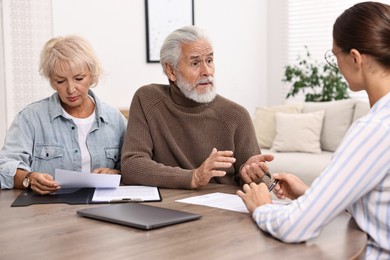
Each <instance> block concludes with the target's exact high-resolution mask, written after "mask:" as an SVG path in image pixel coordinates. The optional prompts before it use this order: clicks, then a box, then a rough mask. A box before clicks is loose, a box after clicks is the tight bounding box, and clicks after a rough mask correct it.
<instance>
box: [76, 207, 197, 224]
mask: <svg viewBox="0 0 390 260" xmlns="http://www.w3.org/2000/svg"><path fill="white" fill-rule="evenodd" d="M77 214H78V215H80V216H83V217H87V218H93V219H97V220H102V221H107V222H111V223H116V224H121V225H125V226H130V227H135V228H139V229H145V230H149V229H155V228H160V227H164V226H169V225H173V224H178V223H182V222H187V221H191V220H196V219H200V218H201V215H198V214H193V213H189V212H184V211H179V210H174V209H166V208H160V207H155V206H149V205H145V204H139V203H121V204H115V205H109V206H103V207H95V208H86V209H81V210H78V211H77Z"/></svg>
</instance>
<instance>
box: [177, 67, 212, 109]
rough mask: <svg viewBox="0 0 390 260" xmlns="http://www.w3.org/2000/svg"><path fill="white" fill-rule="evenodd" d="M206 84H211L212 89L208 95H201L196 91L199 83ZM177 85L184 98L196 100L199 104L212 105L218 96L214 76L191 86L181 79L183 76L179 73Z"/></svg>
mask: <svg viewBox="0 0 390 260" xmlns="http://www.w3.org/2000/svg"><path fill="white" fill-rule="evenodd" d="M204 82H210V83H211V87H210V88H209V90H208V91H207V92H206V93H203V94H199V93H198V92H197V91H196V88H195V86H196V85H197V84H199V83H204ZM176 85H177V87H178V88H179V89H180V90H181V92H182V93H183V94H184V96H186V97H187V98H188V99H191V100H194V101H196V102H198V103H210V102H211V101H213V100H214V98H215V97H216V96H217V92H216V90H215V87H214V84H213V77H212V76H209V77H207V78H205V79H202V80H201V81H200V82H196V85H195V86H193V85H191V84H189V83H188V82H186V81H185V80H184V79H183V78H182V77H181V75H180V74H179V73H178V74H177V80H176Z"/></svg>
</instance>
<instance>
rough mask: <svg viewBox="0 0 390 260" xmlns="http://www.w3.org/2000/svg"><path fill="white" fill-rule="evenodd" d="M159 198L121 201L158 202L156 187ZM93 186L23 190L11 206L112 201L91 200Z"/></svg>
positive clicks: (93, 190)
mask: <svg viewBox="0 0 390 260" xmlns="http://www.w3.org/2000/svg"><path fill="white" fill-rule="evenodd" d="M157 190H158V195H159V199H158V200H153V201H152V200H151V201H148V200H145V201H144V200H143V201H131V200H130V201H129V200H123V201H121V202H156V201H157V202H158V201H162V197H161V193H160V189H159V188H157ZM94 192H95V188H72V189H71V188H69V189H61V190H59V191H57V192H55V193H53V194H49V195H39V194H36V193H34V192H33V191H32V190H23V191H22V192H21V193H20V194H19V196H18V197H17V198H16V199H15V200H14V202H13V203H12V204H11V207H23V206H29V205H33V204H54V203H65V204H70V205H77V204H104V203H112V202H110V201H104V202H94V201H92V198H93V194H94ZM117 202H118V201H117Z"/></svg>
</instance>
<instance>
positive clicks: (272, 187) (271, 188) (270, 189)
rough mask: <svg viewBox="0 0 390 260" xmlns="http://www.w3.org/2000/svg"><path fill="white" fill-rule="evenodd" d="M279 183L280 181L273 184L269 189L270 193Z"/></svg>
mask: <svg viewBox="0 0 390 260" xmlns="http://www.w3.org/2000/svg"><path fill="white" fill-rule="evenodd" d="M278 182H279V180H275V181H274V182H273V183H272V184H271V186H269V188H268V190H269V192H271V191H272V190H273V189H274V188H275V186H276V184H278Z"/></svg>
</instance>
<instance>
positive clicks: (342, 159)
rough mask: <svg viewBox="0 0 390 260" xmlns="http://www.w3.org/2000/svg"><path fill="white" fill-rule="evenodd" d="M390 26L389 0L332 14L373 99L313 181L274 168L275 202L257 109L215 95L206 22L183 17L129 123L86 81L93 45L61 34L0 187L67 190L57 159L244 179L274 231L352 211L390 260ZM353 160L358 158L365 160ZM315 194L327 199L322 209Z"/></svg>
mask: <svg viewBox="0 0 390 260" xmlns="http://www.w3.org/2000/svg"><path fill="white" fill-rule="evenodd" d="M389 35H390V6H389V5H386V4H382V3H377V2H363V3H359V4H356V5H354V6H352V7H351V8H349V9H347V10H346V11H344V12H343V13H342V14H341V15H340V16H339V17H338V18H337V20H336V21H335V23H334V26H333V48H332V53H333V55H334V59H336V60H337V63H338V68H339V70H340V72H341V73H342V74H343V75H344V77H345V79H346V80H347V82H348V83H349V87H350V89H351V90H352V91H359V90H364V91H366V92H367V94H368V97H369V101H370V105H371V107H372V109H371V112H370V113H369V114H368V115H367V116H365V117H363V118H361V119H359V120H358V121H357V122H356V123H354V124H353V126H352V127H351V129H350V130H349V132H348V133H347V135H346V137H345V139H344V141H343V142H342V144H341V145H340V147H339V148H338V150H337V151H336V153H335V156H334V158H333V160H332V161H331V162H330V164H329V165H328V167H327V168H326V169H325V170H324V172H323V173H322V174H321V175H320V176H319V177H318V179H317V180H316V181H315V182H314V183H313V185H312V186H311V187H308V186H306V185H305V184H304V183H303V182H302V181H301V180H299V179H298V178H297V177H295V176H293V175H291V174H287V173H278V174H274V177H275V179H277V180H279V183H278V184H276V186H275V189H274V193H275V195H276V196H277V197H278V198H282V199H283V198H289V199H292V201H291V203H289V204H288V205H283V206H282V205H274V204H272V199H271V194H270V193H269V191H268V187H267V186H266V185H265V183H264V181H263V178H264V177H265V176H267V175H265V173H267V172H268V166H267V162H270V161H272V160H273V156H272V155H263V154H261V152H260V148H259V146H258V144H257V141H256V136H255V132H254V128H253V125H252V121H251V117H250V115H249V113H248V112H247V111H246V110H245V109H244V108H243V107H242V106H240V105H238V104H236V103H234V102H232V101H230V100H228V99H226V98H224V97H222V96H220V95H218V94H216V88H215V85H214V69H215V68H214V52H213V48H212V45H211V43H210V41H209V39H208V38H207V36H206V35H205V34H204V32H203V31H202V30H201V29H199V28H197V27H196V26H187V27H183V28H180V29H177V30H175V31H174V32H172V33H171V34H169V35H168V36H167V38H166V40H165V42H164V44H163V46H162V48H161V52H160V61H161V65H162V67H163V71H164V73H165V74H166V76H167V77H168V81H169V84H168V85H164V84H151V85H148V86H143V87H141V88H139V89H138V90H137V92H136V93H135V95H134V97H133V100H132V102H131V106H130V110H129V118H128V120H129V122H128V123H127V129H126V120H125V119H124V117H123V116H122V115H121V114H120V113H119V112H118V110H117V109H114V108H112V107H111V106H108V105H106V104H105V103H103V102H101V101H100V100H99V99H98V98H97V96H96V95H95V94H94V93H93V92H92V90H90V87H93V86H95V85H96V84H97V82H98V78H99V76H100V66H99V63H98V60H97V58H96V57H95V55H94V53H93V51H92V49H91V47H90V45H89V44H88V43H87V42H86V41H85V40H83V39H82V38H80V37H76V36H69V37H57V38H53V39H51V40H49V41H48V42H47V43H46V45H45V46H44V48H43V50H42V53H41V63H40V72H41V74H42V75H43V76H44V77H46V78H47V79H48V80H49V82H50V85H51V86H52V88H53V89H54V90H55V91H56V92H55V93H54V94H53V95H52V96H51V97H48V98H46V99H43V100H40V101H37V102H34V103H32V104H30V105H28V106H27V107H26V108H25V109H23V110H22V111H21V112H19V113H18V115H17V116H16V118H15V119H14V121H13V123H12V125H11V127H10V129H9V130H8V132H7V136H6V140H5V144H4V146H3V148H2V150H1V151H0V185H1V189H11V188H30V189H32V190H33V191H34V192H36V193H39V194H49V193H52V192H55V191H56V190H58V189H60V186H59V184H58V183H56V182H55V180H54V178H53V174H54V169H55V168H63V169H68V170H75V171H83V172H94V173H109V174H121V175H122V182H123V183H124V184H128V185H130V184H141V185H150V186H158V187H164V188H182V189H198V188H201V187H203V186H205V185H207V184H208V183H210V182H214V183H222V184H232V185H239V186H241V185H243V186H242V190H238V191H237V194H238V196H240V197H241V198H242V199H243V202H244V203H245V205H246V206H247V208H248V210H249V212H250V214H251V216H252V218H253V220H254V221H256V223H257V225H258V227H259V228H260V229H262V230H264V231H265V232H268V233H270V234H271V235H273V236H275V237H276V238H278V239H280V240H282V241H285V242H301V241H305V240H307V239H310V238H313V237H315V236H317V235H318V234H319V232H320V231H321V229H322V228H323V227H324V226H325V225H326V224H327V223H328V222H329V221H330V220H331V219H332V218H334V217H335V216H336V215H337V214H339V213H340V212H342V211H344V210H345V209H347V210H348V211H349V212H350V213H351V215H352V216H353V217H354V218H355V220H356V222H357V224H358V225H359V226H360V228H361V229H362V230H363V231H365V232H366V233H367V234H368V244H367V250H366V257H367V258H370V259H371V258H372V259H374V258H375V259H387V258H389V257H390V239H389V238H390V220H389V218H388V212H389V210H390V199H389V198H390V194H389V193H390V154H389V151H390V94H389V92H390V42H389V41H388V39H389ZM349 147H353V149H348V148H349ZM357 162H362V163H360V164H359V165H361V166H360V167H357ZM364 165H367V167H365V166H364ZM370 165H371V166H370ZM368 166H369V167H368ZM346 180H350V181H347V182H346ZM340 185H342V186H340ZM312 203H316V204H317V205H324V207H323V208H321V209H320V211H319V210H318V207H312ZM385 212H387V214H386V213H385Z"/></svg>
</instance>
